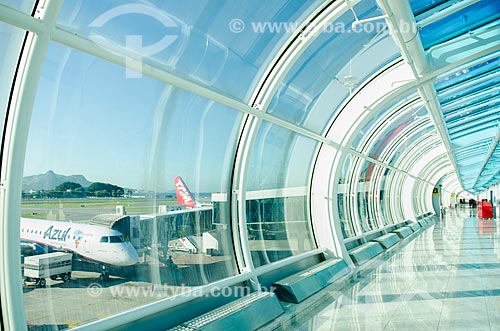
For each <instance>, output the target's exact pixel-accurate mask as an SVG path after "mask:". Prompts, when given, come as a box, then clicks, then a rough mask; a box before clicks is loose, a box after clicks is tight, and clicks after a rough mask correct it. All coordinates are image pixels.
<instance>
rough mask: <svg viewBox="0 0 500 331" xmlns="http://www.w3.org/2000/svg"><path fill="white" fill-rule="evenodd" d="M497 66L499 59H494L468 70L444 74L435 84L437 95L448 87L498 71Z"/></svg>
mask: <svg viewBox="0 0 500 331" xmlns="http://www.w3.org/2000/svg"><path fill="white" fill-rule="evenodd" d="M499 66H500V57H496V58H493V59H490V60H488V61H485V62H482V63H480V64H477V65H475V66H472V67H470V68H465V69H463V70H461V71H457V72H453V73H451V74H445V75H443V76H441V77H439V79H438V80H437V82H436V84H435V86H436V90H437V91H438V93H441V91H444V90H445V89H447V88H449V87H451V88H453V87H455V86H457V85H459V84H461V83H462V82H467V81H471V80H472V79H474V78H476V77H481V76H482V75H488V74H490V73H491V72H493V71H495V70H496V69H498V67H499Z"/></svg>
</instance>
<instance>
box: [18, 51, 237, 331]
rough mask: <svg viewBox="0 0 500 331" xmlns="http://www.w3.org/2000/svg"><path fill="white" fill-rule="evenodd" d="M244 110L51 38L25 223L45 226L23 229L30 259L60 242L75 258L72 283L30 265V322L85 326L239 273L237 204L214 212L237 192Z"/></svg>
mask: <svg viewBox="0 0 500 331" xmlns="http://www.w3.org/2000/svg"><path fill="white" fill-rule="evenodd" d="M241 119H242V115H241V113H240V112H237V111H234V110H232V109H229V108H227V107H225V106H222V105H219V104H216V103H214V102H211V101H209V100H206V99H204V98H201V97H198V96H195V95H193V94H190V93H188V92H186V91H183V90H179V89H176V88H173V87H171V86H168V85H165V84H164V83H162V82H159V81H156V80H153V79H150V78H148V77H142V78H140V79H127V78H126V77H125V75H123V68H122V67H119V66H116V65H114V64H111V63H109V62H105V61H103V60H100V59H97V58H94V57H92V56H89V55H88V54H84V53H80V52H78V51H75V50H71V49H68V48H66V47H64V46H61V45H59V44H56V43H52V44H51V45H50V47H49V50H48V55H47V58H46V61H45V64H44V66H43V71H42V76H41V81H40V85H39V89H38V91H37V96H36V102H35V106H34V110H33V116H32V120H31V127H30V132H29V140H28V148H27V152H26V163H25V167H24V173H25V177H24V181H23V192H24V194H23V196H24V198H23V200H22V206H21V212H22V216H23V219H22V220H21V229H29V230H35V232H34V233H33V234H32V233H31V232H29V235H27V232H25V231H22V230H21V239H22V241H23V242H25V245H24V247H26V249H24V250H23V253H24V255H26V256H25V259H27V258H28V256H27V255H32V254H36V253H41V252H43V251H44V247H42V246H46V247H49V246H50V245H51V246H56V247H61V248H63V249H64V250H67V251H70V252H73V253H74V255H73V269H72V270H71V272H72V273H71V280H69V284H68V285H63V282H62V281H61V279H64V278H61V277H59V278H58V276H57V275H60V273H58V274H57V275H52V274H51V275H49V274H44V275H43V276H36V274H32V275H26V274H25V275H26V276H27V277H29V278H27V280H28V282H26V286H27V287H26V289H30V290H26V291H24V302H25V307H26V316H27V322H28V323H29V325H30V328H45V326H46V325H57V326H59V327H61V328H66V327H69V326H76V325H82V324H85V323H88V322H90V321H94V320H96V319H100V318H105V317H107V316H110V315H114V314H117V313H121V312H124V311H127V310H130V309H132V308H134V307H137V306H141V305H145V304H149V303H152V302H154V301H157V300H160V299H164V298H166V297H171V296H174V295H177V294H180V293H181V292H183V291H190V290H192V289H193V286H199V285H204V284H208V283H211V282H214V281H216V280H220V279H222V278H226V277H229V276H233V275H235V274H236V273H237V267H236V264H235V259H234V256H233V251H234V249H233V247H232V238H231V232H230V229H231V226H230V224H229V222H230V220H229V216H228V215H229V210H228V207H227V206H222V208H224V210H222V211H221V210H220V208H221V205H220V204H219V205H218V206H217V207H218V208H219V209H218V213H217V217H214V215H213V206H212V204H211V201H212V192H218V194H227V192H228V191H229V185H230V182H229V180H230V179H229V178H228V174H230V173H231V169H232V159H233V157H234V149H235V142H236V141H237V134H238V129H239V127H240V122H241ZM181 176H182V178H183V179H182V178H181ZM176 196H177V198H176ZM28 217H29V218H28ZM101 237H107V238H108V237H109V241H108V239H106V241H107V242H102V243H101V242H100V239H101ZM35 242H36V243H35ZM104 246H105V247H104ZM40 258H41V257H40V256H36V257H34V259H40ZM61 272H62V271H61ZM64 272H66V271H64ZM49 276H54V277H52V278H53V279H52V278H51V277H49ZM37 278H44V279H45V280H46V286H47V287H48V288H47V289H45V288H34V287H33V285H35V284H36V283H34V282H31V281H33V280H37ZM98 280H101V283H99V282H97V281H98ZM92 284H94V285H95V284H98V285H95V286H94V287H92V288H90V287H89V288H87V287H88V286H93V285H92ZM153 284H154V286H153ZM38 285H41V284H40V282H38ZM44 285H45V284H44ZM29 286H31V287H29ZM126 288H128V289H130V288H135V289H136V290H137V291H138V292H134V293H132V292H130V291H128V292H127V291H126V290H125V289H126ZM55 293H57V295H54V294H55ZM81 293H84V295H83V296H82V298H85V300H77V301H75V300H74V298H75V297H78V296H80V294H81ZM87 293H88V294H89V295H90V297H89V296H88V295H87ZM88 300H90V301H88ZM41 301H44V302H46V303H47V304H44V305H40V302H41ZM88 302H92V304H91V305H88ZM54 307H71V309H67V310H64V312H63V311H62V310H60V309H54Z"/></svg>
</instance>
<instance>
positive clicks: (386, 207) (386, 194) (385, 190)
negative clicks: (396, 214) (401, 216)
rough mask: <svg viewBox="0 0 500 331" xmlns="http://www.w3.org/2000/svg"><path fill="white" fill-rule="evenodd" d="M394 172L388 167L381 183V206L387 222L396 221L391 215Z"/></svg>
mask: <svg viewBox="0 0 500 331" xmlns="http://www.w3.org/2000/svg"><path fill="white" fill-rule="evenodd" d="M392 174H393V172H392V171H391V170H390V169H389V168H387V169H386V170H385V172H384V175H383V176H382V181H381V183H380V206H381V207H382V216H383V219H384V223H385V224H391V223H395V222H394V218H393V217H392V215H391V194H392V192H391V190H390V180H388V179H390V178H391V176H392Z"/></svg>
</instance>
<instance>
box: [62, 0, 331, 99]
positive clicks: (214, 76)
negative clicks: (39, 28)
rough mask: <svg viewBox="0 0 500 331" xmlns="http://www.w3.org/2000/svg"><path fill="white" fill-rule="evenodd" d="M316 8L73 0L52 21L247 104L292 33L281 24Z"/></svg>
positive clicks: (300, 4) (287, 4) (307, 4)
mask: <svg viewBox="0 0 500 331" xmlns="http://www.w3.org/2000/svg"><path fill="white" fill-rule="evenodd" d="M320 4H321V2H320V1H301V2H297V1H285V0H280V1H272V2H268V3H266V5H265V6H263V5H262V4H261V3H260V2H258V1H207V0H205V1H197V0H188V1H160V0H155V1H148V2H147V3H145V2H143V1H130V0H129V1H121V0H113V1H105V2H102V1H83V0H77V1H66V2H65V3H64V6H63V8H62V11H61V15H60V17H59V20H58V24H59V25H60V26H61V27H64V28H65V29H68V30H70V31H73V32H76V33H78V34H81V35H84V36H86V37H89V38H90V39H92V40H94V41H96V42H98V43H100V44H103V45H107V46H110V47H113V48H119V49H121V50H122V51H126V49H134V50H135V51H136V53H138V54H140V56H141V57H143V58H144V61H147V62H154V63H155V64H156V65H159V66H161V67H163V68H164V69H167V70H170V71H173V72H175V73H177V74H179V75H182V76H184V77H186V78H188V79H192V80H194V81H197V82H201V83H203V84H205V85H207V86H210V87H213V88H215V89H218V90H220V91H223V92H225V93H226V94H228V95H230V96H233V97H236V98H239V99H243V100H245V101H248V98H249V95H247V93H249V91H250V92H251V91H253V90H252V86H253V84H254V79H256V78H257V79H258V78H259V77H260V75H259V70H264V68H266V66H267V64H269V62H270V60H271V59H272V58H273V56H274V54H275V53H276V52H277V50H279V48H280V47H281V46H282V44H283V42H284V41H285V40H286V39H288V37H289V36H290V35H291V34H292V32H293V31H294V30H295V29H293V28H290V27H288V28H287V24H288V25H290V24H292V23H294V22H295V21H297V22H301V21H302V20H303V19H304V17H306V16H307V15H308V14H310V13H311V12H312V11H313V10H314V9H315V7H316V6H318V5H320ZM129 53H130V52H129ZM259 68H262V69H259Z"/></svg>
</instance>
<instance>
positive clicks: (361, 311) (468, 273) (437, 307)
mask: <svg viewBox="0 0 500 331" xmlns="http://www.w3.org/2000/svg"><path fill="white" fill-rule="evenodd" d="M496 224H497V222H496V221H491V220H488V221H486V220H484V221H483V220H478V218H477V216H476V211H475V210H471V209H470V208H469V207H463V206H462V207H458V208H456V209H451V210H450V211H448V213H447V214H446V215H445V217H444V218H443V219H441V220H437V221H436V224H435V225H433V226H431V227H429V228H427V229H423V231H424V232H423V233H421V234H420V235H418V237H417V238H415V239H414V240H411V241H408V242H407V244H406V245H401V246H400V247H397V248H396V249H395V250H393V251H390V252H388V253H386V254H385V255H382V256H381V257H379V258H378V259H377V261H375V266H374V265H373V264H372V265H371V266H368V267H367V268H365V270H366V271H364V272H360V273H359V274H357V275H354V276H350V277H349V278H348V279H347V280H345V281H344V282H343V284H338V285H335V287H331V288H330V289H329V290H328V291H326V292H327V293H326V294H325V293H323V294H322V295H321V299H320V300H319V302H321V303H319V302H317V305H316V306H315V307H314V308H312V307H310V309H309V310H308V312H305V313H303V314H302V315H303V316H297V318H296V319H295V320H294V321H293V322H292V323H291V325H287V326H282V328H283V329H287V330H288V329H290V330H297V331H298V330H300V331H303V330H304V331H305V330H342V331H344V330H399V331H403V330H418V331H423V330H469V331H470V330H499V329H500V260H499V256H500V247H499V246H500V245H499V241H498V238H499V233H498V229H497V228H498V226H496Z"/></svg>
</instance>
